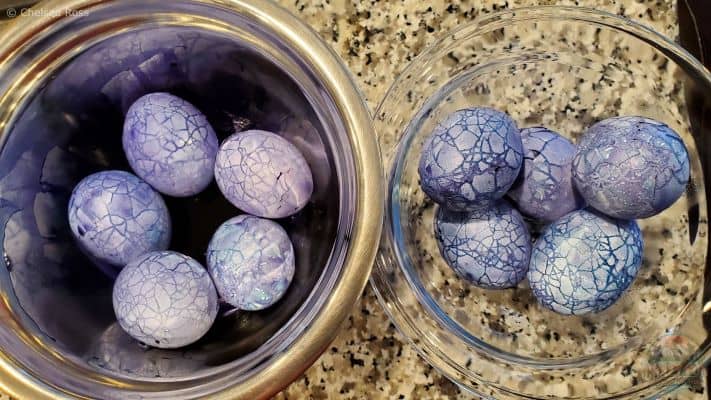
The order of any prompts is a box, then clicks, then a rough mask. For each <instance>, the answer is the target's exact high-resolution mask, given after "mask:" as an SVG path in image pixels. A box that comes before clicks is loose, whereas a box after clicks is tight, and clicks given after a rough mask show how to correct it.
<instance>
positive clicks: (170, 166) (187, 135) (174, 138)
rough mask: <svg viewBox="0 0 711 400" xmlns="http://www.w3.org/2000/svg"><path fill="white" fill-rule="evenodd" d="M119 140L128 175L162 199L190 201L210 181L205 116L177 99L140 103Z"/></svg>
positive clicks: (211, 155) (212, 143)
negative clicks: (124, 154) (171, 198)
mask: <svg viewBox="0 0 711 400" xmlns="http://www.w3.org/2000/svg"><path fill="white" fill-rule="evenodd" d="M122 139H123V149H124V152H125V153H126V158H127V159H128V162H129V164H130V165H131V168H133V171H134V172H135V173H136V175H138V176H140V177H141V178H142V179H143V180H145V181H146V182H148V183H149V184H150V185H151V186H153V187H154V188H155V189H156V190H158V191H159V192H161V193H164V194H167V195H169V196H173V197H186V196H191V195H195V194H198V193H200V192H201V191H202V190H203V189H205V187H207V185H208V184H210V182H211V181H212V177H213V171H214V167H215V156H216V155H217V149H218V142H217V136H216V134H215V131H214V130H213V129H212V126H211V125H210V123H209V122H208V121H207V118H206V117H205V115H204V114H203V113H201V112H200V111H199V110H198V109H197V108H195V106H193V105H192V104H190V103H188V102H187V101H185V100H183V99H181V98H179V97H176V96H173V95H171V94H169V93H160V92H158V93H150V94H147V95H145V96H142V97H140V98H139V99H138V100H136V101H135V102H134V103H133V104H132V105H131V107H129V109H128V111H127V112H126V119H125V121H124V126H123V138H122Z"/></svg>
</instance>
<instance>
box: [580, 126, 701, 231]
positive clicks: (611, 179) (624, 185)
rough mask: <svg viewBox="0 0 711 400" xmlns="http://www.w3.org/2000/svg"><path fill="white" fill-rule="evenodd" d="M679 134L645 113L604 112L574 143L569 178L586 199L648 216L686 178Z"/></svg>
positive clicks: (613, 212)
mask: <svg viewBox="0 0 711 400" xmlns="http://www.w3.org/2000/svg"><path fill="white" fill-rule="evenodd" d="M689 169H690V167H689V155H688V153H687V150H686V147H685V146H684V142H683V141H682V139H681V138H680V137H679V135H678V134H677V133H676V132H674V130H672V129H671V128H670V127H669V126H667V125H666V124H664V123H661V122H658V121H655V120H652V119H649V118H644V117H614V118H608V119H606V120H603V121H601V122H598V123H597V124H595V125H593V126H592V127H590V128H589V129H588V130H587V131H586V132H585V133H584V135H583V137H582V139H581V140H580V143H579V144H578V152H577V153H576V155H575V158H574V160H573V179H574V180H575V184H576V187H577V188H578V190H580V192H581V194H582V195H583V197H585V200H587V202H588V203H589V204H590V205H591V206H592V207H594V208H596V209H597V210H599V211H602V212H603V213H605V214H607V215H610V216H613V217H616V218H626V219H635V218H647V217H651V216H652V215H655V214H658V213H659V212H661V211H663V210H664V209H666V208H667V207H669V206H670V205H671V204H672V203H674V202H675V201H676V200H677V199H678V198H679V197H681V195H682V194H683V193H684V191H685V190H686V185H687V183H688V182H689Z"/></svg>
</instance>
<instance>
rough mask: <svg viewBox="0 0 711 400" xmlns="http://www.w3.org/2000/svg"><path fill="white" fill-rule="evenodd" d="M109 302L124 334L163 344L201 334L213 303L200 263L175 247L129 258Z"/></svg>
mask: <svg viewBox="0 0 711 400" xmlns="http://www.w3.org/2000/svg"><path fill="white" fill-rule="evenodd" d="M113 305H114V311H115V313H116V318H117V319H118V322H119V324H120V325H121V328H123V329H124V330H125V331H126V332H127V333H128V334H129V335H131V336H132V337H133V338H135V339H136V340H139V341H141V342H143V343H145V344H147V345H150V346H154V347H159V348H165V349H170V348H177V347H181V346H185V345H188V344H190V343H193V342H195V341H196V340H198V339H199V338H201V337H202V336H203V335H204V334H205V333H206V332H207V331H208V330H209V329H210V326H212V323H213V322H214V321H215V318H216V317H217V308H218V303H217V292H216V291H215V286H214V285H213V283H212V280H211V279H210V275H209V274H208V273H207V271H206V270H205V268H203V266H202V265H200V263H198V262H197V261H195V260H193V259H192V258H190V257H188V256H184V255H182V254H180V253H176V252H174V251H159V252H151V253H148V254H145V255H143V256H142V257H140V258H138V259H136V260H135V261H133V262H131V263H129V264H128V265H127V266H126V267H125V268H124V269H123V270H122V271H121V273H120V274H119V276H118V278H117V279H116V282H115V283H114V290H113Z"/></svg>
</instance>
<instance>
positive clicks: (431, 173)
mask: <svg viewBox="0 0 711 400" xmlns="http://www.w3.org/2000/svg"><path fill="white" fill-rule="evenodd" d="M522 161H523V145H522V143H521V135H519V131H518V128H517V127H516V123H515V122H514V120H513V119H511V117H510V116H509V115H507V114H506V113H503V112H501V111H497V110H494V109H491V108H486V107H474V108H467V109H464V110H458V111H455V112H454V113H452V114H451V115H449V116H448V117H447V118H445V119H444V120H443V121H441V122H440V123H439V124H437V127H436V128H435V129H434V130H433V132H432V134H431V135H430V136H429V137H428V138H427V140H426V141H425V143H424V146H423V148H422V154H421V155H420V161H419V164H418V168H417V171H418V173H419V176H420V187H422V190H423V191H424V192H425V193H426V194H427V195H428V196H429V197H430V198H431V199H432V200H434V201H435V202H436V203H437V204H439V205H441V206H443V207H446V208H448V209H450V210H453V211H471V210H474V209H477V208H484V207H488V206H490V205H492V204H493V203H494V202H495V201H496V200H498V199H500V198H501V197H503V196H504V195H505V194H506V192H507V191H508V190H509V188H511V185H513V183H514V181H515V180H516V177H517V176H518V174H519V171H520V169H521V163H522Z"/></svg>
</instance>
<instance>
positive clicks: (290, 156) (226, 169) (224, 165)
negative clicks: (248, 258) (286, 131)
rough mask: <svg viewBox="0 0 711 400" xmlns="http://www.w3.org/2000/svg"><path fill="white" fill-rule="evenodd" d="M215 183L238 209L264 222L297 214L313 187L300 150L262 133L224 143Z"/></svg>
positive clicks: (242, 134)
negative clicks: (265, 219) (266, 219)
mask: <svg viewBox="0 0 711 400" xmlns="http://www.w3.org/2000/svg"><path fill="white" fill-rule="evenodd" d="M215 179H216V180H217V185H218V186H219V188H220V190H221V191H222V194H224V196H225V197H226V198H227V200H229V201H230V202H231V203H232V204H234V205H235V206H236V207H237V208H239V209H241V210H242V211H244V212H246V213H249V214H252V215H257V216H260V217H264V218H283V217H287V216H289V215H293V214H295V213H297V212H298V211H299V210H301V209H302V208H304V206H305V205H306V203H308V201H309V198H310V197H311V193H312V192H313V187H314V185H313V178H312V177H311V170H310V169H309V165H308V164H307V163H306V160H305V159H304V156H303V155H302V154H301V153H300V152H299V150H298V149H297V148H296V147H295V146H294V145H293V144H291V143H289V142H288V141H287V140H286V139H284V138H282V137H281V136H279V135H276V134H274V133H271V132H267V131H260V130H248V131H244V132H239V133H236V134H234V135H232V136H230V137H229V138H227V139H226V140H225V141H224V142H223V143H222V145H221V146H220V150H219V152H218V153H217V162H216V163H215Z"/></svg>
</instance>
